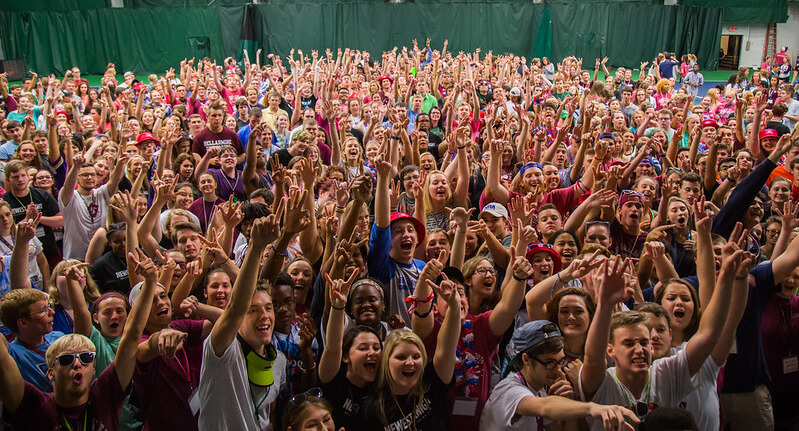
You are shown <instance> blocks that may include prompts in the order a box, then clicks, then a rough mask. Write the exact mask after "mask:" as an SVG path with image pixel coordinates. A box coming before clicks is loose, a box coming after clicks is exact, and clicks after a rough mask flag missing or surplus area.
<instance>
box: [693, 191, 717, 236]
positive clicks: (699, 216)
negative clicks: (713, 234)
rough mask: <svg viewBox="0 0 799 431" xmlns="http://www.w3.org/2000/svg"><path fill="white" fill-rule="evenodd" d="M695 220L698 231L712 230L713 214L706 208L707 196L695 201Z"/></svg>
mask: <svg viewBox="0 0 799 431" xmlns="http://www.w3.org/2000/svg"><path fill="white" fill-rule="evenodd" d="M694 221H695V222H696V231H697V232H710V228H711V227H712V225H713V216H712V215H711V214H710V212H709V211H708V210H707V208H705V197H704V196H702V197H701V199H699V200H698V201H696V202H694Z"/></svg>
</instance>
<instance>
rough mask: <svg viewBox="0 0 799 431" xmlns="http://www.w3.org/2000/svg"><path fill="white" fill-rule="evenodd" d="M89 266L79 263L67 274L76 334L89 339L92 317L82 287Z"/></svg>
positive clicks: (68, 293) (68, 292)
mask: <svg viewBox="0 0 799 431" xmlns="http://www.w3.org/2000/svg"><path fill="white" fill-rule="evenodd" d="M88 266H89V265H88V264H86V263H79V264H77V265H73V266H72V267H70V268H69V269H68V270H67V272H66V278H67V297H69V303H70V304H72V314H73V316H72V318H73V320H74V330H75V333H76V334H80V335H83V336H85V337H89V336H91V334H92V316H91V314H89V306H88V305H86V299H85V298H84V297H83V289H81V287H80V280H84V279H86V273H85V270H86V268H87V267H88Z"/></svg>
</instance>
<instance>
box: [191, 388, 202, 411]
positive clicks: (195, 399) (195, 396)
mask: <svg viewBox="0 0 799 431" xmlns="http://www.w3.org/2000/svg"><path fill="white" fill-rule="evenodd" d="M189 408H190V409H191V414H192V416H197V412H199V411H200V391H199V390H197V389H195V390H194V392H192V393H191V396H190V397H189Z"/></svg>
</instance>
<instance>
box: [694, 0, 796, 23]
mask: <svg viewBox="0 0 799 431" xmlns="http://www.w3.org/2000/svg"><path fill="white" fill-rule="evenodd" d="M680 4H681V5H683V6H703V7H720V8H723V9H724V21H726V22H728V23H730V24H767V23H770V22H787V21H788V0H757V1H753V0H680Z"/></svg>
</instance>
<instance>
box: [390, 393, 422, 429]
mask: <svg viewBox="0 0 799 431" xmlns="http://www.w3.org/2000/svg"><path fill="white" fill-rule="evenodd" d="M392 396H393V395H392ZM393 398H394V404H396V405H397V409H398V410H399V412H400V414H401V415H402V419H401V420H402V422H405V427H411V425H412V429H413V431H416V409H414V408H413V407H411V418H412V419H413V422H412V423H407V421H406V419H405V417H406V416H405V412H404V411H402V407H400V405H399V401H397V397H396V396H393Z"/></svg>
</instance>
